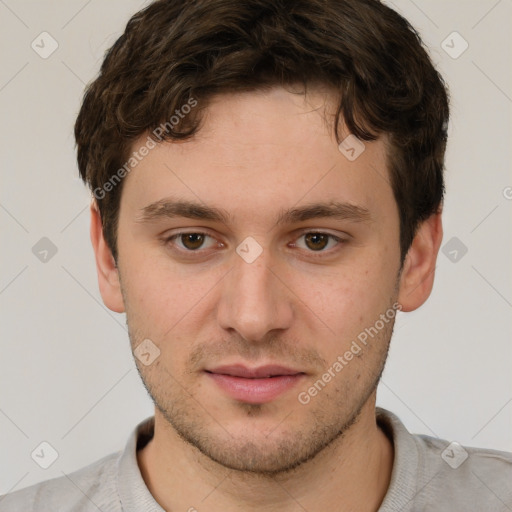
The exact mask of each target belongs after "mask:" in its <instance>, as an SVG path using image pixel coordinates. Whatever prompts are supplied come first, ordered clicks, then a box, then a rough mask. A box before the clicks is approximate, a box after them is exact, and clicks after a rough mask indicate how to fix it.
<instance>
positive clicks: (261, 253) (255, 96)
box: [118, 87, 400, 474]
mask: <svg viewBox="0 0 512 512" xmlns="http://www.w3.org/2000/svg"><path fill="white" fill-rule="evenodd" d="M323 105H327V107H326V109H324V106H323ZM333 112H334V104H333V100H332V98H331V96H330V95H329V93H328V92H326V91H321V90H314V91H308V94H307V96H304V95H303V94H294V93H291V92H287V91H286V90H284V89H282V88H277V87H276V88H274V89H272V90H271V91H267V92H262V91H260V92H250V93H240V94H229V95H219V96H217V97H215V98H214V99H213V100H212V102H211V104H210V105H209V107H208V109H207V111H206V116H205V117H204V118H203V124H202V127H201V128H200V130H199V132H198V134H197V135H196V136H194V137H193V138H192V139H191V140H188V141H185V142H178V143H174V142H173V143H169V142H166V143H161V144H159V145H157V146H156V147H155V148H154V149H152V150H151V151H149V154H148V155H147V156H146V157H145V158H144V159H143V160H142V161H141V162H140V163H139V164H138V165H137V167H136V168H135V169H134V170H133V171H131V173H130V174H129V175H128V176H127V178H126V182H125V183H124V188H123V193H122V199H121V206H120V212H119V229H118V251H119V260H118V269H119V278H120V283H121V291H122V301H123V306H124V308H125V310H126V314H127V322H128V327H129V333H130V339H131V343H132V348H133V349H134V350H135V349H136V348H137V347H138V346H139V344H140V343H142V342H143V341H144V340H151V341H150V342H148V341H146V342H145V343H146V344H148V343H149V345H143V346H145V347H146V348H147V347H149V350H148V351H147V352H148V353H150V354H151V357H148V356H147V355H146V356H145V357H146V359H148V360H149V359H152V356H153V355H155V354H158V350H159V355H158V357H156V359H154V361H152V362H151V364H143V363H142V362H141V361H140V360H139V359H136V361H137V364H138V369H139V372H140V374H141V377H142V379H143V381H144V383H145V385H146V387H147V389H148V391H149V392H150V394H151V396H152V398H153V400H154V402H155V404H156V406H157V409H158V411H157V413H158V414H160V415H161V417H162V418H164V419H165V421H166V422H167V423H168V425H170V426H171V427H172V428H173V429H175V431H176V432H177V433H179V435H180V436H181V437H182V438H184V439H185V440H187V441H188V442H190V443H191V444H192V445H194V446H195V447H197V448H198V449H199V450H200V451H201V452H202V453H204V454H206V455H207V456H208V457H209V458H211V459H213V460H215V461H217V462H219V463H221V464H223V465H225V466H226V467H229V468H233V469H238V470H244V471H252V472H260V473H268V474H270V473H273V474H275V473H277V472H279V471H285V470H289V469H290V468H293V467H296V466H297V465H298V464H300V463H302V462H304V461H306V460H308V459H311V458H312V457H314V456H315V455H316V454H317V453H319V452H320V451H321V450H322V449H323V448H325V447H326V446H327V445H329V444H330V443H331V442H333V441H334V440H335V439H337V438H338V437H339V436H340V435H342V434H343V432H344V431H346V429H347V428H349V426H350V425H352V424H354V422H355V421H356V419H357V416H358V413H359V412H360V410H361V408H362V407H363V405H364V404H365V403H367V401H368V399H369V398H370V396H372V394H373V393H374V391H375V387H376V384H377V381H378V379H379V376H380V374H381V371H382V369H383V366H384V362H385V358H386V354H387V349H388V344H389V339H390V337H391V332H392V326H393V318H394V313H395V312H396V304H395V302H396V300H397V296H398V295H397V294H398V288H397V287H398V275H399V270H400V251H399V218H398V210H397V206H396V203H395V200H394V197H393V192H392V189H391V187H390V186H389V179H388V172H387V169H386V155H385V146H384V141H383V140H381V139H379V140H377V141H374V142H365V143H364V145H365V149H364V151H363V152H362V153H361V154H360V155H359V156H358V157H357V158H356V159H355V160H353V159H352V161H351V160H349V159H348V158H347V156H346V155H347V154H348V155H350V156H352V155H351V152H350V149H349V150H348V153H347V152H346V151H345V152H342V151H340V149H338V145H337V144H336V141H335V139H334V136H333V129H332V125H331V124H330V123H329V122H328V121H326V119H332V117H329V116H330V115H332V113H333ZM342 133H343V137H346V136H347V135H348V132H347V131H346V130H344V131H342ZM343 137H342V138H343ZM144 140H145V137H143V138H141V141H140V142H139V143H136V144H134V147H133V149H134V150H135V149H137V147H139V146H142V145H143V141H144ZM356 149H357V148H356ZM393 304H395V308H393ZM364 333H366V337H365V335H364ZM365 338H366V339H365ZM363 340H365V341H364V342H363ZM354 342H355V345H354ZM356 347H359V348H356ZM350 354H352V356H350Z"/></svg>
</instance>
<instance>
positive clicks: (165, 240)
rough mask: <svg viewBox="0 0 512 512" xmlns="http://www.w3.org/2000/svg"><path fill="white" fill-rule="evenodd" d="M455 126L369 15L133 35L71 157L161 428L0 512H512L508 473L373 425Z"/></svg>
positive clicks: (333, 6) (289, 12) (383, 424)
mask: <svg viewBox="0 0 512 512" xmlns="http://www.w3.org/2000/svg"><path fill="white" fill-rule="evenodd" d="M447 123H448V98H447V92H446V89H445V86H444V83H443V80H442V78H441V77H440V76H439V74H438V73H437V71H436V70H435V69H434V67H433V66H432V63H431V61H430V59H429V57H428V55H427V53H426V52H425V50H424V49H423V47H422V44H421V40H420V38H419V36H418V35H417V34H416V33H415V31H414V29H412V27H411V26H410V25H409V24H408V23H407V21H406V20H404V19H403V18H402V17H401V16H399V15H398V14H397V13H396V12H394V11H393V10H391V9H389V8H388V7H385V6H384V5H383V4H381V3H379V2H377V1H375V0H344V1H340V0H308V1H295V2H286V1H284V0H282V1H276V0H248V1H245V2H238V1H235V0H229V1H227V0H222V1H221V0H191V1H189V2H178V1H175V0H172V1H169V0H166V1H157V2H155V3H153V4H151V5H149V6H148V7H147V8H145V9H144V10H143V11H141V12H139V13H137V14H136V15H135V16H134V17H133V18H132V19H131V20H130V22H129V23H128V25H127V27H126V31H125V33H124V34H123V35H122V36H121V37H120V38H119V39H118V41H117V42H116V43H115V44H114V46H113V47H112V48H111V50H110V51H109V52H108V54H107V55H106V58H105V60H104V63H103V66H102V69H101V73H100V76H99V77H98V78H97V79H96V80H95V81H94V82H93V83H92V84H91V85H90V86H89V88H88V90H87V92H86V95H85V98H84V102H83V105H82V108H81V111H80V114H79V116H78V119H77V122H76V126H75V135H76V140H77V147H78V163H79V169H80V174H81V176H82V178H83V179H84V181H85V182H86V183H87V184H88V185H89V186H90V188H91V190H92V192H93V196H94V198H93V202H92V205H91V239H92V243H93V247H94V251H95V256H96V265H97V270H98V279H99V286H100V291H101V294H102V297H103V300H104V302H105V304H106V305H107V306H108V307H109V308H110V309H111V310H113V311H116V312H126V316H127V324H128V327H129V334H130V341H131V345H132V350H133V352H134V355H135V358H136V359H135V360H136V363H137V367H138V370H139V373H140V375H141V377H142V379H143V382H144V384H145V386H146V388H147V390H148V392H149V394H150V395H151V397H152V399H153V401H154V403H155V416H154V418H149V419H147V420H146V421H144V422H143V423H141V424H140V425H139V426H138V427H137V428H136V430H135V431H134V433H133V435H132V437H131V438H130V439H129V441H128V444H127V445H126V448H125V449H124V451H123V452H120V453H116V454H112V455H108V456H107V457H105V458H104V459H102V460H100V461H98V462H96V463H94V464H92V465H90V466H88V467H87V468H83V469H81V470H79V471H77V472H75V473H73V474H71V475H69V476H68V477H62V478H57V479H54V480H50V481H47V482H43V483H41V484H38V485H35V486H32V487H29V488H27V489H24V490H21V491H18V492H16V493H13V494H11V495H8V496H6V497H4V498H3V499H2V500H1V501H0V510H2V511H4V510H5V511H21V510H23V511H29V510H37V511H50V510H51V511H55V510H59V511H66V510H69V511H71V510H73V511H77V510H80V511H82V510H87V511H88V510H101V511H105V512H106V511H121V510H124V511H158V510H168V511H178V510H184V511H187V510H188V511H195V510H198V511H201V510H208V511H209V512H210V511H211V512H217V511H228V512H229V511H234V510H237V511H239V510H244V511H245V510H248V511H260V510H265V511H274V510H276V511H277V510H279V511H286V512H288V511H295V510H302V511H304V510H306V511H309V512H313V511H320V510H340V511H359V512H365V511H377V510H378V511H381V512H390V511H420V510H422V511H423V510H425V511H426V510H431V511H448V510H450V511H454V510H455V511H459V510H460V511H462V510H464V511H470V510H473V511H483V510H485V511H501V510H507V507H508V509H510V508H511V507H512V486H511V482H512V456H511V455H510V454H507V453H505V452H498V451H492V450H483V449H475V448H463V447H460V446H458V445H450V443H449V442H447V441H443V440H440V439H434V438H430V437H426V436H418V435H411V434H409V433H408V432H407V430H406V429H405V427H404V426H403V425H402V423H401V422H400V420H399V419H398V418H397V417H396V416H394V415H393V414H392V413H390V412H389V411H385V410H383V409H379V408H377V409H376V407H375V396H376V388H377V384H378V382H379V378H380V376H381V374H382V371H383V368H384V364H385V360H386V356H387V352H388V347H389V342H390V339H391V334H392V330H393V324H394V319H395V317H396V314H397V312H398V311H404V312H407V311H413V310H415V309H417V308H418V307H419V306H421V305H422V304H423V303H424V302H425V301H426V300H427V298H428V296H429V294H430V292H431V289H432V285H433V280H434V268H435V262H436V257H437V253H438V250H439V247H440V244H441V239H442V225H441V207H442V199H443V189H444V187H443V166H444V163H443V162H444V152H445V146H446V130H447ZM208 495H210V496H209V498H208V501H207V502H206V503H207V504H203V503H202V502H201V500H203V499H204V498H205V497H206V496H208Z"/></svg>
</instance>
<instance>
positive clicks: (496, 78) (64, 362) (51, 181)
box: [0, 0, 512, 494]
mask: <svg viewBox="0 0 512 512" xmlns="http://www.w3.org/2000/svg"><path fill="white" fill-rule="evenodd" d="M389 4H391V5H392V6H395V8H396V9H397V10H399V11H400V12H401V13H402V14H404V15H405V16H406V18H408V19H409V20H410V21H411V23H412V24H413V25H414V26H415V27H416V28H417V29H418V30H419V31H420V33H421V35H422V37H423V38H424V41H425V43H426V44H427V45H428V46H429V47H430V48H431V50H430V51H431V55H432V58H433V60H434V62H435V63H437V64H438V66H439V68H440V70H441V72H442V73H443V74H444V76H445V78H446V80H447V82H448V84H449V88H450V91H451V95H452V119H451V123H450V127H449V133H450V142H449V149H448V154H447V198H446V203H445V215H444V228H445V238H444V241H443V248H444V249H443V250H444V253H443V252H442V253H440V255H439V260H438V265H437V271H436V272H437V279H436V284H435V287H434V291H433V294H432V296H431V298H430V299H429V301H428V302H427V304H426V305H425V306H423V307H422V308H420V309H419V310H418V311H416V312H413V313H408V314H401V315H400V316H399V318H398V321H397V325H396V328H395V335H394V338H393V342H392V348H391V352H390V358H389V361H388V364H387V368H386V371H385V374H384V376H383V380H382V383H381V385H380V388H379V395H378V404H379V405H381V406H384V407H386V408H389V409H391V410H392V411H394V412H396V413H397V414H398V415H399V416H400V417H401V419H402V420H403V421H404V422H405V424H406V426H407V427H408V428H409V430H411V431H413V432H419V433H425V434H429V435H433V436H437V437H442V438H445V439H447V440H449V441H452V440H455V441H458V442H460V443H461V444H466V445H470V446H483V447H489V448H495V449H505V450H512V372H511V361H512V346H511V343H510V341H511V331H512V327H511V322H510V318H511V317H510V313H511V307H512V306H511V304H512V286H511V283H512V279H511V277H512V276H511V266H510V262H511V261H512V259H511V245H512V244H511V229H510V227H511V220H512V216H511V211H510V210H511V208H512V200H511V197H512V188H511V187H512V176H511V174H510V163H511V154H510V152H511V149H510V148H511V133H510V132H511V115H510V114H511V103H512V100H511V97H512V93H511V74H512V73H511V66H510V62H511V57H512V55H511V53H512V51H511V49H512V44H511V28H512V27H511V20H512V2H511V1H510V0H501V1H496V0H486V1H483V0H479V1H464V2H462V1H458V2H455V1H450V2H446V1H440V0H439V1H425V2H421V3H420V2H419V1H416V2H412V1H410V0H401V1H396V2H394V3H392V2H389ZM142 5H144V4H143V3H142V2H140V1H136V0H129V1H127V0H108V1H99V0H89V1H85V0H67V1H64V0H60V1H56V0H54V1H28V0H27V1H21V0H0V38H1V48H2V66H1V69H0V115H1V119H2V123H1V128H0V130H1V131H0V141H1V164H2V165H1V192H0V226H1V236H2V243H1V247H2V251H1V253H0V254H1V258H2V259H1V265H0V308H1V318H0V344H1V345H0V349H1V351H0V354H1V356H0V433H1V435H0V461H1V465H2V466H1V468H0V494H1V493H5V492H8V491H10V490H14V489H20V488H22V487H25V486H27V485H30V484H32V483H35V482H38V481H40V480H45V479H48V478H50V477H55V476H61V475H62V474H63V473H64V474H67V473H69V472H71V471H72V470H74V469H77V468H79V467H82V466H84V465H85V464H88V463H90V462H92V461H94V460H96V459H98V458H100V457H102V456H104V455H106V454H108V453H110V452H112V451H114V450H118V449H120V448H122V447H123V446H124V443H125V441H126V438H127V436H128V434H129V432H130V431H131V430H132V429H133V428H134V426H135V425H136V423H138V422H139V421H140V420H142V419H144V418H145V417H147V416H149V415H151V414H152V410H153V409H152V404H151V402H150V400H149V398H148V397H147V395H146V392H145V390H144V388H143V386H142V383H141V382H140V380H139V377H138V374H137V372H136V369H135V365H134V363H133V361H132V356H131V353H130V350H129V342H128V336H127V332H126V327H125V318H124V315H119V314H116V313H112V312H111V311H109V310H108V309H106V308H105V307H104V306H103V303H102V301H101V297H100V294H99V291H98V286H97V281H96V271H95V266H94V258H93V251H92V247H91V245H90V241H89V232H88V230H89V217H88V211H87V210H88V205H89V201H90V195H89V193H88V192H87V190H86V189H85V187H84V186H83V185H82V184H81V182H80V181H79V179H78V177H77V176H78V172H77V167H76V164H75V153H74V139H73V133H72V129H73V123H74V120H75V117H76V114H77V112H78V109H79V105H80V101H81V98H82V92H83V89H84V85H85V84H86V83H88V82H89V81H90V80H92V79H93V78H94V77H95V75H96V73H97V71H98V69H99V66H100V63H101V59H102V57H103V54H104V52H105V50H106V49H107V48H108V47H109V46H110V45H111V44H112V43H113V42H114V41H115V40H116V39H117V37H118V36H119V35H120V33H121V31H122V30H123V28H124V25H125V24H126V22H127V20H128V18H129V17H130V16H131V15H132V14H133V13H135V12H136V11H137V10H139V8H141V7H142ZM44 31H46V32H48V33H49V34H51V37H52V38H53V39H55V40H56V41H57V43H58V48H57V50H56V51H55V52H54V53H53V54H51V55H50V56H49V57H47V58H45V59H43V58H42V57H41V56H40V55H39V54H38V53H36V51H34V49H32V47H31V43H32V41H35V43H34V44H38V45H39V47H38V51H39V52H42V51H43V50H44V51H48V50H49V49H51V41H50V39H48V36H40V34H41V33H42V32H44ZM454 31H456V32H458V33H459V34H460V36H461V37H462V38H463V39H464V40H465V41H467V43H468V45H469V47H468V48H467V49H466V51H464V52H463V53H462V54H460V55H458V54H459V53H460V52H461V50H462V49H463V48H464V41H463V40H462V39H461V38H460V37H459V36H458V35H453V34H452V33H453V32H454ZM43 37H45V38H46V39H44V42H43V43H41V38H43ZM443 41H445V43H444V44H443ZM43 45H44V48H43ZM36 48H37V47H36ZM443 48H445V49H446V51H445V49H443ZM447 52H448V53H447ZM449 53H451V56H450V55H449ZM454 56H457V58H454ZM43 237H47V238H48V239H49V240H51V243H52V244H53V245H54V246H55V247H56V249H57V252H56V253H55V254H54V255H52V252H51V251H50V252H49V253H48V254H47V255H46V261H41V259H40V258H42V257H43V256H44V253H41V252H40V251H41V250H43V249H44V248H45V247H46V246H47V245H48V242H47V241H43V242H40V240H41V238H43ZM454 237H455V238H456V239H455V240H452V238H454ZM38 243H39V244H40V245H36V244H38ZM41 244H42V245H41ZM45 244H46V245H45ZM446 244H448V245H446ZM34 246H36V249H34V250H33V247H34ZM464 247H466V248H467V253H466V254H463V250H464ZM453 251H456V253H454V252H453ZM43 441H46V442H48V443H49V444H50V445H51V446H53V447H54V449H55V450H56V451H57V452H58V458H57V459H56V460H55V462H54V463H53V464H52V465H51V466H50V467H49V468H48V469H42V468H41V467H40V466H39V465H38V464H36V462H35V461H34V460H33V459H32V458H31V453H32V452H33V451H34V450H35V449H39V450H40V449H41V447H40V443H41V442H43ZM36 452H37V450H36ZM46 453H47V454H48V453H49V451H48V449H47V450H46Z"/></svg>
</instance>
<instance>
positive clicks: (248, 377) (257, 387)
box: [205, 365, 305, 404]
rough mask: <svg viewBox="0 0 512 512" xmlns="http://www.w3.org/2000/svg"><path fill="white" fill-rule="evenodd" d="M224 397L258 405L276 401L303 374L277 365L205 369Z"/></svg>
mask: <svg viewBox="0 0 512 512" xmlns="http://www.w3.org/2000/svg"><path fill="white" fill-rule="evenodd" d="M205 374H206V375H207V376H208V377H209V378H211V379H212V380H213V381H214V382H215V383H216V384H217V385H218V386H219V387H220V388H221V389H222V390H223V391H224V392H225V393H226V394H227V395H229V396H230V397H231V398H234V399H235V400H238V401H241V402H245V403H250V404H261V403H266V402H270V401H272V400H274V399H276V398H277V397H278V396H279V395H281V394H283V393H285V392H286V391H288V390H290V389H291V388H292V387H294V386H295V385H296V384H297V383H298V382H299V381H300V380H302V378H303V377H304V376H305V373H304V372H301V371H299V370H294V369H292V368H286V367H284V366H279V365H265V366H260V367H258V368H247V367H245V366H243V365H229V366H218V367H216V368H213V369H211V370H205Z"/></svg>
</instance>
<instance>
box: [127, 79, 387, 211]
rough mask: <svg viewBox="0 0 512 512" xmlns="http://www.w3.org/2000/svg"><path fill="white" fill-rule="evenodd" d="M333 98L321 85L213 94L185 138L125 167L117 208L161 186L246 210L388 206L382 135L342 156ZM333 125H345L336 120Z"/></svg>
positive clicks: (163, 192) (164, 192) (143, 202)
mask: <svg viewBox="0 0 512 512" xmlns="http://www.w3.org/2000/svg"><path fill="white" fill-rule="evenodd" d="M336 101H337V98H336V97H335V95H334V94H333V93H332V92H331V91H328V90H325V89H319V88H317V89H312V90H310V91H308V94H307V95H304V94H300V93H295V92H290V91H289V90H285V89H283V88H281V87H275V88H273V89H271V90H268V91H253V92H244V93H236V94H234V93H233V94H221V95H217V96H215V97H213V98H212V100H211V101H210V103H209V104H208V107H207V108H206V109H205V110H204V113H203V114H202V120H201V124H200V127H199V130H198V131H197V133H196V134H195V135H194V136H193V137H192V138H190V139H188V140H186V141H177V142H174V141H172V142H163V143H159V144H157V145H156V147H155V148H154V149H151V150H150V151H149V153H148V154H147V155H146V156H145V157H144V158H143V159H142V160H141V161H140V162H139V163H138V164H137V165H136V167H134V169H133V170H132V171H131V172H130V173H129V174H128V176H127V177H126V178H125V179H126V181H127V182H126V183H125V185H124V187H123V194H122V200H121V203H122V208H123V204H125V206H127V207H130V209H133V210H140V209H142V208H144V207H146V206H147V205H148V204H151V203H154V202H156V201H159V200H161V199H164V198H165V197H167V196H173V197H181V198H183V199H188V200H194V201H195V202H201V203H203V204H207V205H208V206H213V207H218V208H222V209H223V210H227V211H238V213H239V214H240V215H246V216H248V217H249V218H250V217H251V216H252V217H254V215H255V213H257V214H258V215H259V216H263V215H264V214H265V213H267V212H269V211H270V210H271V209H274V210H275V211H277V210H280V211H281V210H282V207H283V206H286V207H292V206H295V205H298V204H300V203H301V202H303V203H311V202H319V201H320V200H321V201H323V202H326V201H327V202H328V201H339V202H346V203H350V204H355V205H359V206H361V207H363V208H367V209H372V210H375V209H376V210H379V209H386V208H389V207H390V204H389V202H390V201H391V202H392V203H393V204H394V201H393V194H392V190H391V187H390V185H389V179H388V172H387V167H386V166H387V162H386V160H387V159H386V152H385V143H384V140H383V139H382V138H379V139H377V141H372V142H366V141H365V142H364V146H358V147H357V146H354V150H355V151H357V153H359V152H360V151H361V148H364V150H363V151H362V152H361V153H360V154H359V156H357V155H356V156H357V158H355V159H349V158H347V152H346V151H340V149H339V148H338V143H337V142H336V140H335V137H334V130H333V119H334V113H335V108H336V104H335V103H336ZM340 135H341V138H342V139H343V138H345V137H347V136H348V135H349V133H348V131H347V130H346V128H345V127H343V126H341V127H340ZM352 137H353V136H352ZM144 140H146V136H144V137H141V138H140V139H139V141H137V142H136V143H135V144H134V145H133V148H132V150H133V151H135V150H136V149H137V147H138V146H139V145H141V144H143V141H144ZM348 141H349V145H350V144H352V146H353V145H354V144H353V142H354V141H353V139H351V138H349V139H348ZM355 142H356V143H357V141H355ZM345 149H346V147H345ZM353 154H354V151H352V152H349V153H348V155H349V156H353Z"/></svg>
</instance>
